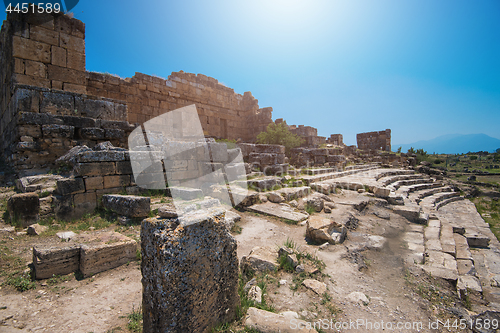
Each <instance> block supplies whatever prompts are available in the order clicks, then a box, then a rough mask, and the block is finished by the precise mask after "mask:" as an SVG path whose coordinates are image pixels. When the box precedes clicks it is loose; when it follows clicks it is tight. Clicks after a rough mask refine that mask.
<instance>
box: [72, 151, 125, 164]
mask: <svg viewBox="0 0 500 333" xmlns="http://www.w3.org/2000/svg"><path fill="white" fill-rule="evenodd" d="M125 155H126V154H125V152H124V151H117V150H102V151H85V152H81V153H80V154H78V157H77V161H78V162H80V163H93V162H116V161H124V160H125Z"/></svg>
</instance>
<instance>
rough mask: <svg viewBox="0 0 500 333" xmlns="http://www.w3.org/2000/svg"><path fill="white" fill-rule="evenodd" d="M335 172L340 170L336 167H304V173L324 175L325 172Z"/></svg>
mask: <svg viewBox="0 0 500 333" xmlns="http://www.w3.org/2000/svg"><path fill="white" fill-rule="evenodd" d="M333 172H338V170H337V169H334V168H318V169H302V173H304V174H306V175H313V176H315V175H322V174H324V173H333Z"/></svg>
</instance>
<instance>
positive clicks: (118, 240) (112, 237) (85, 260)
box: [79, 232, 137, 277]
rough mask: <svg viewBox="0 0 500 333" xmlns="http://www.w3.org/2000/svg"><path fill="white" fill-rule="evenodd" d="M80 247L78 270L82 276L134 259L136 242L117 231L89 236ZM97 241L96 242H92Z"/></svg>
mask: <svg viewBox="0 0 500 333" xmlns="http://www.w3.org/2000/svg"><path fill="white" fill-rule="evenodd" d="M88 241H89V243H85V244H82V245H81V247H80V265H79V269H80V272H81V273H82V274H83V276H84V277H89V276H92V275H94V274H96V273H99V272H103V271H107V270H109V269H112V268H115V267H118V266H121V265H123V264H125V263H127V262H129V261H132V260H135V259H136V250H137V242H136V241H135V240H133V239H131V238H129V237H126V236H124V235H122V234H119V233H117V232H106V233H103V234H99V235H97V236H95V238H90V239H89V240H88ZM95 241H97V243H96V244H92V242H95Z"/></svg>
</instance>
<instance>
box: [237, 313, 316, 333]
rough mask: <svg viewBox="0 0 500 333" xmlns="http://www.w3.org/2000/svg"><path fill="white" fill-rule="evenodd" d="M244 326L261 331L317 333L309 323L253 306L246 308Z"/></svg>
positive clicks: (267, 332) (266, 332) (273, 332)
mask: <svg viewBox="0 0 500 333" xmlns="http://www.w3.org/2000/svg"><path fill="white" fill-rule="evenodd" d="M245 326H246V327H248V328H252V329H254V330H256V331H258V332H262V333H275V332H280V333H295V332H301V333H317V332H316V330H315V329H313V328H311V323H308V322H305V321H303V320H300V319H295V318H293V319H291V318H290V317H286V316H284V315H281V314H276V313H273V312H269V311H264V310H260V309H257V308H254V307H250V308H248V311H247V316H246V317H245Z"/></svg>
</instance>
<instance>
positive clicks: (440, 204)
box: [435, 196, 465, 210]
mask: <svg viewBox="0 0 500 333" xmlns="http://www.w3.org/2000/svg"><path fill="white" fill-rule="evenodd" d="M464 199H465V198H464V197H462V196H456V197H451V198H448V199H445V200H442V201H440V202H439V203H437V204H436V206H435V209H436V210H438V209H439V208H441V207H443V206H445V205H447V204H449V203H452V202H455V201H460V200H464Z"/></svg>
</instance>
